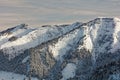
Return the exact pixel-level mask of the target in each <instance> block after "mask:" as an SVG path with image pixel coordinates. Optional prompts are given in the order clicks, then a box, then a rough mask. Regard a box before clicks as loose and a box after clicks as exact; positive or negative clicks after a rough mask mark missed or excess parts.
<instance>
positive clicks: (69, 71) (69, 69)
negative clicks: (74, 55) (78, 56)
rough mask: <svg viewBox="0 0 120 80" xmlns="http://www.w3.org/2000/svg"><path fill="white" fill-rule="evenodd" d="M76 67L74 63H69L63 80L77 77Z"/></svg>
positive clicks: (64, 70)
mask: <svg viewBox="0 0 120 80" xmlns="http://www.w3.org/2000/svg"><path fill="white" fill-rule="evenodd" d="M75 71H76V65H75V64H73V63H68V64H67V66H66V67H65V68H64V69H63V71H62V76H63V78H62V79H61V80H67V79H69V78H73V77H74V76H75Z"/></svg>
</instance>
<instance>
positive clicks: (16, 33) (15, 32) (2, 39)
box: [0, 24, 34, 45]
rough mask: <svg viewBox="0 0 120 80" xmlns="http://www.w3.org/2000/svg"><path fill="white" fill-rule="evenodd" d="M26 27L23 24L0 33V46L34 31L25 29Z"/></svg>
mask: <svg viewBox="0 0 120 80" xmlns="http://www.w3.org/2000/svg"><path fill="white" fill-rule="evenodd" d="M26 26H27V25H25V24H21V25H18V26H16V27H14V28H10V29H8V30H6V31H3V32H1V33H0V45H3V44H4V43H6V42H8V41H9V39H10V38H12V37H16V38H20V37H22V36H24V35H26V34H28V33H29V32H31V31H33V30H34V29H30V28H27V27H26Z"/></svg>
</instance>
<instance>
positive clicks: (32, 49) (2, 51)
mask: <svg viewBox="0 0 120 80" xmlns="http://www.w3.org/2000/svg"><path fill="white" fill-rule="evenodd" d="M27 26H28V25H26V24H21V25H18V26H16V27H13V28H9V29H7V30H5V31H2V32H0V79H1V80H16V79H17V80H120V19H119V18H96V19H94V20H91V21H89V22H86V23H81V22H76V23H73V24H69V25H54V26H50V25H45V26H42V27H39V28H29V27H27ZM3 74H4V76H2V75H3ZM10 75H11V76H10Z"/></svg>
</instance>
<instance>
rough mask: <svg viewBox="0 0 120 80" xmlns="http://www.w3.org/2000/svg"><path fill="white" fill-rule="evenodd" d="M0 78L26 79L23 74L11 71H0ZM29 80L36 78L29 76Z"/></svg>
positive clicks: (11, 79)
mask: <svg viewBox="0 0 120 80" xmlns="http://www.w3.org/2000/svg"><path fill="white" fill-rule="evenodd" d="M0 80H27V79H26V76H25V75H20V74H15V73H12V72H5V71H0ZM31 80H38V79H37V78H31Z"/></svg>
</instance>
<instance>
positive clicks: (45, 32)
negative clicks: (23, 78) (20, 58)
mask: <svg viewBox="0 0 120 80" xmlns="http://www.w3.org/2000/svg"><path fill="white" fill-rule="evenodd" d="M80 25H81V23H74V24H72V25H70V26H65V27H63V26H59V27H56V26H53V27H40V28H38V29H34V30H33V31H31V32H29V33H28V34H26V35H23V36H21V37H19V38H18V39H17V40H15V41H12V42H11V41H8V38H10V37H11V36H10V37H9V36H5V37H4V39H6V40H3V39H2V38H3V36H0V37H1V38H0V40H2V41H1V42H0V44H1V45H0V49H2V51H3V52H4V53H5V54H8V55H9V59H12V58H14V57H15V56H17V55H19V54H20V53H23V51H24V50H26V49H29V48H32V47H35V46H37V45H40V44H41V43H43V42H47V41H48V40H52V39H54V38H57V37H59V36H61V35H63V34H65V33H67V32H69V31H71V30H73V29H75V28H77V27H79V26H80ZM18 30H19V29H18ZM15 32H16V31H15ZM23 32H24V31H22V30H21V33H23ZM16 33H19V32H16ZM18 35H19V34H18ZM12 36H13V34H12ZM14 36H15V35H14ZM19 36H20V35H19ZM4 41H5V42H4ZM3 43H4V44H3ZM16 53H17V54H16Z"/></svg>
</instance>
